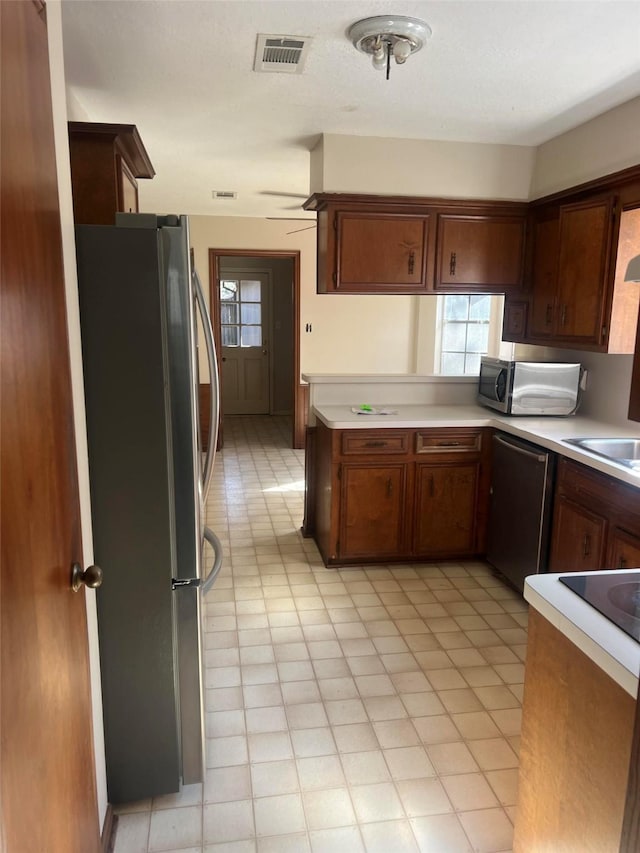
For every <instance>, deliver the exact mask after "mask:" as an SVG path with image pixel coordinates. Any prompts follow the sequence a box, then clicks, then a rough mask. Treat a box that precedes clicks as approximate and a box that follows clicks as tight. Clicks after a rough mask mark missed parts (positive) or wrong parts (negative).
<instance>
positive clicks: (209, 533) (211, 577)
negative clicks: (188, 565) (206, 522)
mask: <svg viewBox="0 0 640 853" xmlns="http://www.w3.org/2000/svg"><path fill="white" fill-rule="evenodd" d="M202 535H203V536H204V538H205V539H206V541H207V542H208V543H209V545H211V547H212V548H213V553H214V554H215V557H214V560H213V566H212V567H211V571H210V572H209V574H208V575H207V576H206V578H205V579H204V581H203V582H202V586H201V587H200V589H201V590H202V594H203V595H206V594H207V593H208V592H209V590H210V589H211V587H212V586H213V585H214V583H215V581H216V578H217V577H218V575H219V574H220V569H221V568H222V543H221V542H220V540H219V539H218V537H217V536H216V534H215V533H214V532H213V530H211V528H210V527H205V528H204V530H203V531H202Z"/></svg>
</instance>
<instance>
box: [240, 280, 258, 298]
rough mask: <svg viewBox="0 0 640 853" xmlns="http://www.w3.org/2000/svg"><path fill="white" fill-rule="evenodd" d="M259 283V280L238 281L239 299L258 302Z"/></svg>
mask: <svg viewBox="0 0 640 853" xmlns="http://www.w3.org/2000/svg"><path fill="white" fill-rule="evenodd" d="M260 291H261V285H260V282H259V281H246V280H244V279H243V280H242V281H241V282H240V299H241V300H242V302H260V296H261V294H260Z"/></svg>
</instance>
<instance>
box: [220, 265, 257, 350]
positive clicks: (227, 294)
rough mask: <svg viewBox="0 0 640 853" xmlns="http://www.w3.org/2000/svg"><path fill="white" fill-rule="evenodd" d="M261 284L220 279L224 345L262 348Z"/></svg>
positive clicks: (245, 280)
mask: <svg viewBox="0 0 640 853" xmlns="http://www.w3.org/2000/svg"><path fill="white" fill-rule="evenodd" d="M261 300H262V282H261V281H254V280H252V279H228V278H225V279H221V280H220V323H221V326H222V346H229V347H237V346H242V347H262V303H261Z"/></svg>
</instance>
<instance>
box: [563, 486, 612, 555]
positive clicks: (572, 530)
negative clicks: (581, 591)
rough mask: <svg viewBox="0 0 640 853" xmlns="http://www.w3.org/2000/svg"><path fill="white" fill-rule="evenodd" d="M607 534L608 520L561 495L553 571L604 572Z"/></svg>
mask: <svg viewBox="0 0 640 853" xmlns="http://www.w3.org/2000/svg"><path fill="white" fill-rule="evenodd" d="M606 535H607V520H606V518H603V517H602V516H601V515H597V514H596V513H594V512H591V511H590V510H588V509H586V508H585V507H583V506H580V504H577V503H574V502H573V501H571V500H569V499H568V498H566V497H564V495H560V496H559V497H558V498H557V502H556V510H555V517H554V520H553V544H552V546H551V562H550V566H549V570H550V571H552V572H588V571H591V570H593V569H602V568H603V567H604V556H605V539H606Z"/></svg>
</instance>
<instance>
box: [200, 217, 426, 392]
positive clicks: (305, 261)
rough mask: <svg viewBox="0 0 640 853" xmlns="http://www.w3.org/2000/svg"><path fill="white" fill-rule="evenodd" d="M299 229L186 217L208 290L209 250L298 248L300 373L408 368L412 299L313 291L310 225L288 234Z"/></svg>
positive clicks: (259, 222) (287, 223) (410, 364)
mask: <svg viewBox="0 0 640 853" xmlns="http://www.w3.org/2000/svg"><path fill="white" fill-rule="evenodd" d="M309 224H310V225H312V224H313V221H312V222H310V223H309ZM304 227H305V223H304V222H292V221H286V220H280V221H274V220H267V219H251V218H246V217H232V216H224V217H222V216H192V217H190V231H191V244H192V246H193V248H194V252H195V262H196V266H197V268H198V270H199V272H200V277H201V279H202V282H203V285H204V287H205V290H206V292H207V294H208V293H209V275H210V271H209V249H242V250H256V249H271V250H284V251H299V252H300V371H301V372H304V373H344V372H350V373H352V372H356V373H357V372H366V373H406V372H412V371H413V369H414V368H413V335H412V333H411V331H410V330H411V328H412V325H413V320H412V304H413V299H414V297H411V296H392V297H389V296H386V297H385V296H349V295H340V296H334V295H330V294H318V293H316V231H315V228H311V229H310V230H308V231H299V232H298V233H296V234H289V235H288V234H287V232H288V231H295V230H297V229H298V228H304ZM307 323H309V324H311V326H312V331H311V332H310V333H307V332H305V327H306V324H307ZM202 369H203V371H204V370H205V368H204V366H202ZM204 375H206V374H205V373H204V372H203V376H204Z"/></svg>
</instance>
